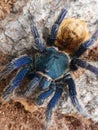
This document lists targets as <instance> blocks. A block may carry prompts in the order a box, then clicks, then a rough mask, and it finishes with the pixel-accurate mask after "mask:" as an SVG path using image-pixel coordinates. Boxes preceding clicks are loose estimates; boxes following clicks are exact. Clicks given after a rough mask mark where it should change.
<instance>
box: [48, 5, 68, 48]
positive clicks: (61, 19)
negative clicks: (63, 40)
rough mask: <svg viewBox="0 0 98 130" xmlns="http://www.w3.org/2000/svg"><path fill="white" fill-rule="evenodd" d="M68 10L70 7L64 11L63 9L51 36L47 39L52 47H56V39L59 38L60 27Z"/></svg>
mask: <svg viewBox="0 0 98 130" xmlns="http://www.w3.org/2000/svg"><path fill="white" fill-rule="evenodd" d="M68 10H69V5H67V6H66V7H65V8H64V9H62V11H61V13H60V15H59V16H58V19H57V20H56V22H55V23H54V25H53V26H52V29H51V34H50V35H49V36H48V38H47V44H48V45H50V46H52V45H54V42H55V40H56V37H57V33H58V29H59V26H60V24H61V23H62V21H63V19H64V17H65V16H66V14H67V12H68Z"/></svg>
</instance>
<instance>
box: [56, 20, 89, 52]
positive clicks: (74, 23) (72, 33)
mask: <svg viewBox="0 0 98 130" xmlns="http://www.w3.org/2000/svg"><path fill="white" fill-rule="evenodd" d="M87 39H88V29H87V24H86V23H85V21H83V20H80V19H76V18H68V19H65V20H63V22H62V23H61V25H60V27H59V30H58V35H57V40H56V41H55V45H56V46H57V47H59V48H60V49H61V50H63V51H65V52H67V53H69V54H70V55H72V54H74V53H75V51H76V50H77V49H78V48H79V46H80V45H81V44H82V43H83V42H84V41H86V40H87Z"/></svg>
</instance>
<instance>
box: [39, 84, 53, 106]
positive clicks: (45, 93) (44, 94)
mask: <svg viewBox="0 0 98 130" xmlns="http://www.w3.org/2000/svg"><path fill="white" fill-rule="evenodd" d="M54 89H55V86H52V87H51V88H49V90H47V91H45V92H43V93H41V94H40V95H39V96H38V100H37V103H38V105H42V104H43V102H44V100H45V99H47V98H48V97H49V96H50V95H51V94H52V93H53V92H54Z"/></svg>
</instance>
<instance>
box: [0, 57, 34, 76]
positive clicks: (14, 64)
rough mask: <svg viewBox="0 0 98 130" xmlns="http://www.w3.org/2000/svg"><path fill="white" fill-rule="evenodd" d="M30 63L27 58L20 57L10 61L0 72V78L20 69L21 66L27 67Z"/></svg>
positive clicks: (29, 59)
mask: <svg viewBox="0 0 98 130" xmlns="http://www.w3.org/2000/svg"><path fill="white" fill-rule="evenodd" d="M30 63H32V59H31V58H30V57H29V56H26V55H24V56H21V57H19V58H16V59H14V60H12V62H11V63H9V64H8V65H7V66H6V67H5V68H4V69H3V70H2V71H1V72H0V78H1V77H3V76H4V75H8V74H10V73H11V72H12V71H14V70H15V69H18V68H20V67H21V66H23V65H28V64H30Z"/></svg>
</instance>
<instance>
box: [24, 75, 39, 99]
mask: <svg viewBox="0 0 98 130" xmlns="http://www.w3.org/2000/svg"><path fill="white" fill-rule="evenodd" d="M40 80H41V77H39V76H37V75H35V77H34V78H33V80H32V81H31V82H30V83H29V84H28V86H27V89H26V91H25V92H24V94H23V95H24V96H26V97H29V96H30V95H31V94H32V92H33V91H34V90H35V89H36V88H37V87H38V85H39V83H40Z"/></svg>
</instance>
